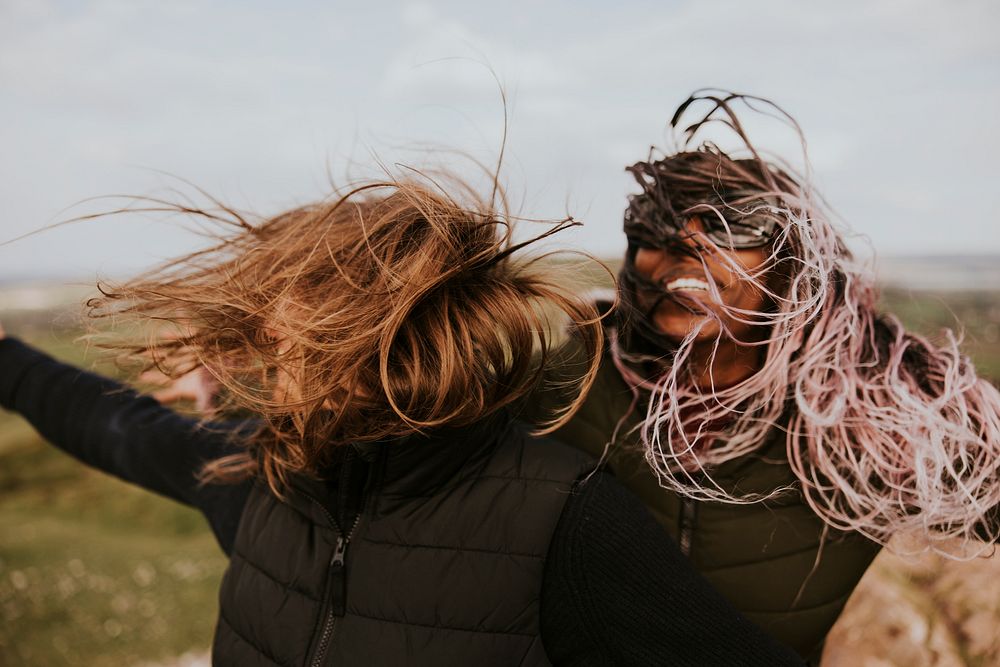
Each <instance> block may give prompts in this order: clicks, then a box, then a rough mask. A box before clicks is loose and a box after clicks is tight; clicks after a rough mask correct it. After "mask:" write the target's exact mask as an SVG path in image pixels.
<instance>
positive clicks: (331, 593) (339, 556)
mask: <svg viewBox="0 0 1000 667" xmlns="http://www.w3.org/2000/svg"><path fill="white" fill-rule="evenodd" d="M314 502H315V500H314ZM320 507H322V508H323V511H324V512H325V513H326V515H327V517H328V518H329V519H330V521H331V523H332V524H333V525H334V526H337V528H338V530H340V526H339V525H338V524H337V522H336V521H333V517H332V516H331V515H330V513H329V512H328V511H327V510H326V508H325V507H323V506H322V505H320ZM360 520H361V514H360V513H358V515H357V516H356V517H354V523H353V524H351V528H350V529H349V530H348V531H347V533H346V534H344V533H343V532H341V534H340V535H338V536H337V543H336V544H335V545H334V547H333V556H331V558H330V565H329V566H328V570H327V582H326V595H325V596H324V598H323V607H322V609H323V610H324V617H323V630H322V632H321V633H320V636H319V643H318V644H317V645H316V653H315V655H314V656H313V659H312V661H311V662H310V663H309V664H310V665H311V667H320V665H322V664H323V658H325V657H326V652H327V650H328V649H329V648H330V640H331V639H332V638H333V630H334V628H335V627H336V626H337V618H338V617H341V616H343V615H344V612H345V611H346V604H347V576H346V573H345V572H344V556H345V555H346V554H347V545H348V544H350V542H351V535H353V534H354V529H355V528H357V527H358V522H359V521H360Z"/></svg>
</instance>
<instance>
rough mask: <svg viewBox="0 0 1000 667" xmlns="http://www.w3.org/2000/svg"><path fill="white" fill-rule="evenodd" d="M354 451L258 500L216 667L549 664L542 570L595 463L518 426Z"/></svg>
mask: <svg viewBox="0 0 1000 667" xmlns="http://www.w3.org/2000/svg"><path fill="white" fill-rule="evenodd" d="M346 451H347V453H346V456H345V457H344V461H343V463H341V464H340V465H339V466H338V467H337V468H336V469H335V470H334V471H333V472H334V474H333V475H331V476H330V477H331V479H330V480H329V481H327V482H321V481H311V480H305V479H296V480H294V481H293V483H292V489H291V490H290V491H289V493H288V497H287V499H286V501H285V502H281V501H279V500H278V499H277V498H275V497H274V496H273V495H272V494H271V493H269V492H268V491H267V489H266V487H265V486H264V485H261V484H258V485H257V487H256V488H255V490H254V491H253V493H252V494H251V496H250V498H249V500H248V501H247V504H246V507H245V509H244V511H243V515H242V519H241V521H240V527H239V531H238V533H237V536H236V542H235V545H234V548H233V552H232V561H231V563H230V566H229V569H228V571H227V572H226V575H225V578H224V579H223V582H222V589H221V592H220V616H219V623H218V626H217V628H216V634H215V642H214V646H213V664H216V665H234V666H239V667H248V666H256V665H261V666H269V667H270V666H274V665H280V666H281V667H293V666H295V667H298V666H300V665H307V666H313V665H316V666H319V665H365V666H373V667H374V666H383V665H384V666H387V667H388V666H391V667H398V666H400V665H434V666H435V667H441V666H445V665H475V666H476V667H488V666H490V665H498V666H499V665H503V666H505V667H507V666H509V665H548V664H549V661H548V659H547V658H546V655H545V650H544V649H543V647H542V643H541V638H540V636H539V598H540V591H541V584H542V573H543V567H544V563H545V556H546V554H547V552H548V548H549V542H550V540H551V538H552V534H553V532H554V530H555V526H556V523H557V521H558V520H559V516H560V514H561V512H562V508H563V505H564V504H565V501H566V498H567V495H568V493H569V492H570V489H571V487H572V485H573V482H574V481H575V480H576V479H577V478H578V477H580V476H581V475H582V474H584V473H586V472H587V471H588V470H590V469H591V468H592V466H593V464H592V463H591V462H590V461H591V460H590V459H589V458H588V457H586V456H585V455H582V454H580V453H579V452H577V451H576V450H573V449H571V448H568V447H566V446H564V445H561V444H559V443H556V442H554V441H547V440H535V439H531V438H529V437H527V435H526V434H525V430H524V427H522V426H520V425H518V424H514V423H509V422H507V423H496V422H494V424H493V426H492V427H480V428H478V429H475V430H467V431H464V432H456V433H451V434H449V435H446V436H439V437H435V438H429V439H411V440H408V441H405V442H397V443H393V444H383V445H376V446H372V447H366V448H364V449H362V448H351V449H349V450H346Z"/></svg>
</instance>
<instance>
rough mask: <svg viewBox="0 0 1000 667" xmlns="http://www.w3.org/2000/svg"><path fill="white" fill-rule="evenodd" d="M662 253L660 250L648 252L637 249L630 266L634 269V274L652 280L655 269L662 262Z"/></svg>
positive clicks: (643, 249)
mask: <svg viewBox="0 0 1000 667" xmlns="http://www.w3.org/2000/svg"><path fill="white" fill-rule="evenodd" d="M663 258H664V253H663V251H662V250H650V249H648V248H639V249H638V250H637V251H636V253H635V259H634V260H633V261H632V265H633V266H634V267H635V271H636V273H638V274H639V275H641V276H645V277H646V278H652V277H653V274H654V273H655V272H656V268H657V267H658V266H659V265H660V263H662V262H663Z"/></svg>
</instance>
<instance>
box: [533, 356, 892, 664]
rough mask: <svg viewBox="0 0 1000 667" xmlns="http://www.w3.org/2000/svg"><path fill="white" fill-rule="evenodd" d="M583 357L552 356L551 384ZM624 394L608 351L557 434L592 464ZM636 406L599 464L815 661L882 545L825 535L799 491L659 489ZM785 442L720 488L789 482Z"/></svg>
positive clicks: (569, 374) (578, 367) (744, 606)
mask: <svg viewBox="0 0 1000 667" xmlns="http://www.w3.org/2000/svg"><path fill="white" fill-rule="evenodd" d="M584 366H585V359H584V357H583V353H582V350H581V349H580V347H579V346H578V345H576V344H574V343H572V342H570V343H568V344H567V345H566V346H564V347H563V349H562V350H560V352H559V355H558V359H557V363H556V364H554V366H553V368H554V369H555V370H554V371H553V372H552V373H551V374H550V377H549V379H550V380H555V381H556V382H559V381H565V380H570V379H573V378H575V377H579V375H580V374H581V373H582V372H583V370H584ZM559 400H560V395H559V392H558V391H556V390H552V391H549V392H548V393H542V394H541V395H540V396H539V395H536V396H535V397H533V400H532V401H531V404H530V405H529V406H528V407H527V408H526V409H527V410H528V412H529V413H531V416H542V415H543V414H545V411H546V410H548V409H550V408H551V407H554V406H555V405H557V404H558V401H559ZM631 401H632V394H631V392H630V391H629V389H628V387H627V386H626V385H625V382H624V381H623V380H622V378H621V376H620V375H619V373H618V371H617V369H616V368H615V366H614V364H613V362H612V360H611V357H610V353H609V352H606V353H605V355H604V359H603V360H602V364H601V369H600V372H599V374H598V377H597V380H596V382H595V383H594V386H593V388H592V389H591V391H590V393H589V394H588V396H587V399H586V402H585V403H584V405H583V407H582V408H581V409H580V411H579V412H578V413H577V414H576V415H575V416H574V417H573V419H572V420H571V421H570V422H569V423H568V424H567V425H565V426H563V427H562V428H561V429H560V430H558V431H557V432H556V433H555V436H556V437H557V438H559V439H561V440H563V441H565V442H567V443H571V444H573V445H574V446H577V447H581V448H583V449H585V450H587V452H588V453H590V454H593V455H594V456H597V457H600V456H601V455H602V453H603V452H604V449H605V445H606V444H607V443H608V442H609V440H610V439H611V435H612V433H613V432H614V431H615V427H616V425H617V424H618V420H619V419H620V418H621V417H622V416H623V415H625V414H626V413H627V412H628V410H629V405H630V403H631ZM645 408H646V406H645V405H644V404H640V405H638V406H636V409H635V410H634V411H633V414H631V415H630V416H629V417H628V419H627V420H626V421H625V422H624V423H623V424H622V426H621V428H620V429H619V436H618V441H617V442H615V443H614V444H613V446H611V447H609V449H608V455H607V458H606V459H605V460H606V462H607V465H608V466H609V468H610V469H611V471H612V472H613V473H614V474H615V476H616V477H617V478H618V479H619V480H620V481H621V482H623V483H624V484H625V485H626V486H627V487H628V488H629V489H631V490H632V492H633V493H635V494H636V495H637V496H639V497H640V498H641V499H642V500H643V502H644V503H645V504H646V506H647V507H649V509H650V510H651V511H652V512H653V514H654V515H655V516H656V518H657V520H658V521H659V522H660V523H661V524H663V526H664V527H665V528H666V529H667V531H668V532H669V533H670V534H671V536H673V537H674V539H676V540H677V541H678V543H679V544H680V545H681V548H682V549H683V550H684V551H685V552H686V553H687V554H688V556H689V557H690V558H691V560H692V561H693V563H694V565H695V566H696V567H697V568H698V569H699V570H700V571H701V573H702V574H703V575H704V576H705V577H706V578H707V579H708V580H709V581H710V582H711V583H712V584H713V585H714V586H715V588H716V589H718V590H719V591H721V592H722V593H723V594H724V595H725V596H726V597H728V598H729V599H730V600H731V601H732V602H733V603H734V604H735V605H736V607H737V608H738V609H739V610H740V611H741V612H743V614H744V615H746V616H747V617H748V618H750V619H751V620H753V621H754V622H755V623H757V624H758V625H759V626H761V627H762V628H764V629H765V630H767V631H768V632H769V633H770V634H771V635H772V636H774V637H775V638H777V639H778V640H780V641H782V642H783V643H785V644H786V645H788V646H791V647H792V648H794V649H795V650H796V651H798V652H799V654H800V655H802V656H803V657H805V658H808V659H810V660H811V662H812V663H813V664H818V663H819V655H820V653H821V652H822V647H823V640H824V638H825V637H826V634H827V632H828V631H829V630H830V627H831V626H832V625H833V624H834V622H835V621H836V620H837V617H838V615H839V614H840V612H841V610H842V609H843V607H844V604H845V603H846V602H847V598H848V597H849V596H850V595H851V592H852V591H853V590H854V588H855V586H856V585H857V583H858V581H859V580H860V579H861V576H862V575H863V574H864V572H865V570H866V569H867V568H868V566H869V564H870V563H871V561H872V560H873V559H874V558H875V556H876V554H877V553H878V551H879V549H880V547H879V545H878V544H875V543H873V542H871V541H869V540H867V539H865V538H862V537H861V536H859V535H856V534H850V535H845V534H842V533H835V532H834V531H832V530H831V531H829V532H828V533H827V535H826V537H825V538H824V536H823V534H824V527H825V524H824V523H823V522H822V521H821V520H820V519H819V518H818V517H817V516H816V515H815V514H814V513H813V511H812V510H811V509H810V508H809V507H808V506H807V505H806V504H805V502H804V500H803V499H802V497H801V496H800V495H799V494H797V493H788V494H785V495H784V496H782V497H781V498H779V499H776V500H770V501H767V502H763V503H755V504H750V505H731V504H723V503H714V502H696V501H691V500H688V499H682V498H680V497H679V496H678V495H676V494H675V493H673V492H671V491H668V490H666V489H663V488H661V487H660V486H659V484H658V482H657V480H656V477H655V475H654V474H653V472H652V470H651V469H650V468H649V466H648V465H647V464H646V462H645V461H644V459H643V457H642V454H641V452H640V451H639V448H638V446H637V441H638V433H636V432H630V428H631V427H632V426H635V425H636V424H637V423H638V422H639V421H640V419H641V416H642V415H644V414H645ZM785 461H786V457H785V443H784V437H783V434H782V433H781V432H780V431H777V430H776V431H775V434H774V436H773V437H772V438H770V440H769V441H768V442H767V443H765V444H764V445H763V446H762V447H761V449H760V450H759V452H757V453H755V454H753V455H747V456H744V457H741V458H738V459H735V460H732V461H729V462H727V463H725V464H723V465H721V466H719V467H717V468H715V469H714V470H713V471H712V476H713V479H715V480H716V481H717V482H719V483H720V484H721V485H722V486H723V487H724V488H727V489H730V490H739V491H741V492H763V491H771V490H773V489H775V488H777V487H780V486H784V485H787V484H790V483H792V482H794V481H795V478H794V476H793V474H792V472H791V469H790V468H789V467H788V465H787V464H786V463H785Z"/></svg>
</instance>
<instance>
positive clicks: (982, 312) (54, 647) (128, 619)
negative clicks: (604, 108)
mask: <svg viewBox="0 0 1000 667" xmlns="http://www.w3.org/2000/svg"><path fill="white" fill-rule="evenodd" d="M595 282H601V281H600V280H597V279H595ZM885 307H886V308H887V309H889V310H891V311H893V312H896V313H897V314H899V316H900V317H901V318H902V319H903V321H904V322H905V323H906V324H908V325H909V326H911V327H913V328H914V329H916V330H919V331H922V332H926V333H927V334H928V335H931V336H932V337H933V336H937V335H938V334H939V330H940V329H941V328H942V327H956V326H961V327H962V328H964V330H965V338H966V344H965V346H964V349H965V350H966V351H967V352H968V353H969V354H970V355H971V356H972V358H973V359H974V361H975V363H976V365H977V367H978V368H979V370H980V372H981V373H982V374H984V375H986V376H987V377H989V378H991V379H992V380H993V381H994V382H996V381H997V380H998V379H1000V293H997V292H963V293H942V294H931V293H904V292H899V291H890V292H888V293H886V295H885ZM0 320H2V321H3V323H4V326H5V327H6V328H7V330H8V332H9V333H11V334H16V335H18V336H20V337H22V338H23V339H25V340H27V341H29V342H31V343H33V344H35V345H37V346H38V347H41V348H42V349H45V350H47V351H49V352H50V353H51V354H53V355H55V356H56V357H58V358H61V359H64V360H67V361H69V362H71V363H74V364H79V365H83V366H85V367H88V368H90V367H93V364H94V357H93V356H87V355H86V354H85V350H84V348H83V347H82V346H81V345H80V344H77V343H76V342H74V339H75V337H76V335H77V334H78V333H79V331H78V329H77V328H76V327H75V326H74V320H73V318H71V317H66V316H65V315H63V316H60V317H58V318H55V323H53V313H50V312H4V313H0ZM958 323H961V324H960V325H959V324H958ZM99 370H102V371H104V372H114V369H113V368H110V367H108V366H107V365H104V366H100V367H99ZM0 372H2V369H0ZM225 566H226V560H225V558H224V557H223V555H222V553H221V551H220V550H219V548H218V547H217V546H216V544H215V542H214V540H213V538H212V536H211V535H210V534H209V532H208V530H207V527H206V525H205V523H204V521H203V520H202V518H201V517H200V515H198V514H197V513H196V512H194V511H191V510H188V509H186V508H184V507H181V506H179V505H177V504H175V503H173V502H171V501H168V500H165V499H162V498H158V497H156V496H153V495H152V494H149V493H146V492H143V491H140V490H138V489H136V488H133V487H130V486H128V485H126V484H124V483H121V482H119V481H117V480H114V479H111V478H108V477H106V476H104V475H102V474H100V473H97V472H94V471H91V470H88V469H85V468H84V467H83V466H81V465H79V464H78V463H76V462H75V461H74V460H72V459H70V458H69V457H67V456H66V455H64V454H62V453H60V452H58V451H57V450H55V449H54V448H52V447H50V446H47V445H46V444H45V443H44V442H43V441H42V440H41V439H40V438H39V437H38V436H37V435H36V434H35V433H34V432H33V430H32V429H31V428H30V427H29V426H27V425H26V424H25V423H24V422H23V421H21V420H20V419H19V418H17V417H15V416H13V415H11V414H8V413H0V665H4V666H7V667H19V666H22V665H32V666H35V665H44V666H47V667H48V666H51V667H57V666H60V665H88V666H94V667H104V666H112V665H114V666H121V665H134V664H139V663H144V662H148V661H158V660H165V659H167V658H169V657H171V656H177V655H181V654H183V653H185V652H188V651H191V650H196V651H201V650H204V649H206V648H207V647H208V646H209V644H210V642H211V635H212V632H213V629H214V622H215V615H216V609H217V602H216V593H217V587H218V582H219V579H220V576H221V574H222V572H223V570H224V568H225ZM989 572H990V573H991V574H989V576H991V577H995V576H996V574H997V569H996V568H993V569H991V570H989ZM875 574H876V576H882V575H878V573H875ZM886 576H888V575H886ZM982 576H987V575H982ZM893 590H896V589H893ZM859 613H860V612H859ZM848 620H849V619H847V620H845V622H848ZM990 627H992V626H990ZM864 631H865V632H867V633H878V632H879V630H878V627H877V621H870V622H866V626H865V630H864ZM841 634H843V633H841ZM866 636H867V635H866ZM975 639H976V638H975V637H972V638H969V637H966V638H965V639H964V640H963V641H966V642H974V641H975ZM970 645H971V644H970ZM969 650H971V649H969ZM966 653H968V651H966ZM838 664H841V663H838ZM842 664H861V663H860V662H857V663H851V662H850V660H849V659H848V660H847V661H845V662H843V663H842ZM866 664H867V663H866ZM871 664H876V663H871ZM878 664H885V665H892V664H897V663H896V662H892V661H887V662H883V663H878ZM909 664H911V665H913V664H921V663H919V662H912V660H911V662H910V663H909ZM928 664H929V663H928ZM949 664H950V663H949ZM956 664H982V665H985V664H991V663H987V662H967V663H956Z"/></svg>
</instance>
